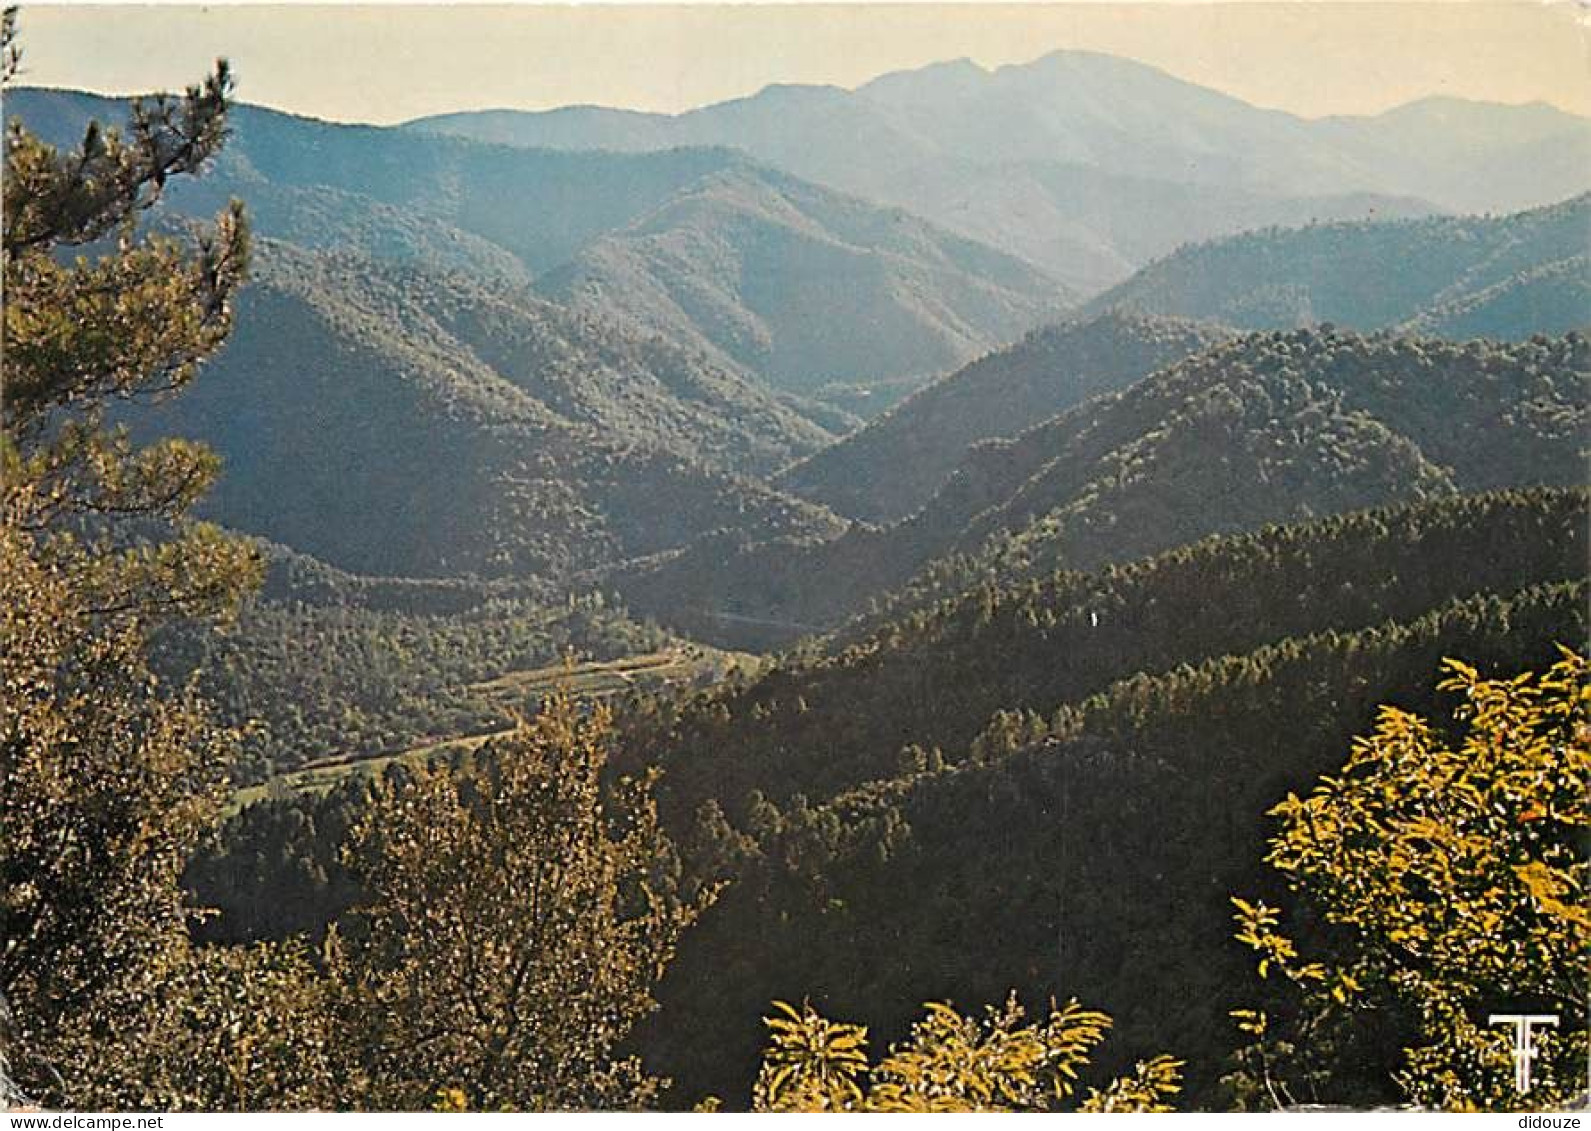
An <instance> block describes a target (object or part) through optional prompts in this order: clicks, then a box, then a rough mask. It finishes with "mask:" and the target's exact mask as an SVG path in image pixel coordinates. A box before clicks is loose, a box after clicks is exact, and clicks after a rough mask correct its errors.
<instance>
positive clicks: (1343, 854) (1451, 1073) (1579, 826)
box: [1232, 650, 1591, 1110]
mask: <svg viewBox="0 0 1591 1131" xmlns="http://www.w3.org/2000/svg"><path fill="white" fill-rule="evenodd" d="M1444 667H1445V671H1446V675H1445V677H1444V678H1443V679H1442V681H1441V682H1440V683H1439V684H1438V685H1437V686H1438V688H1439V689H1440V690H1443V691H1450V692H1457V693H1458V694H1459V695H1460V696H1461V701H1460V704H1459V706H1458V708H1457V709H1456V711H1455V712H1454V716H1455V718H1456V719H1457V720H1458V721H1459V722H1460V723H1462V724H1463V726H1464V733H1463V735H1462V736H1461V737H1460V738H1459V739H1458V740H1457V741H1452V740H1449V739H1447V738H1446V737H1444V736H1443V735H1440V734H1438V733H1437V732H1436V731H1435V730H1434V729H1433V728H1432V727H1431V726H1429V725H1428V724H1427V723H1426V722H1425V721H1423V720H1422V719H1420V718H1417V717H1416V716H1414V715H1412V714H1409V713H1407V712H1405V711H1401V710H1399V709H1397V708H1395V707H1383V708H1382V709H1381V712H1380V714H1379V716H1378V718H1377V721H1376V726H1375V729H1374V732H1373V733H1372V734H1371V735H1369V736H1368V737H1365V738H1361V739H1358V740H1356V741H1355V742H1354V744H1353V748H1352V750H1351V752H1350V755H1349V759H1348V762H1347V764H1346V765H1345V766H1344V768H1343V770H1342V772H1341V773H1340V774H1339V775H1338V776H1336V777H1327V778H1323V779H1322V780H1321V782H1320V784H1319V785H1318V786H1317V787H1316V788H1315V790H1314V791H1313V792H1312V793H1311V794H1310V795H1309V796H1308V797H1307V798H1303V799H1300V798H1298V797H1296V796H1292V795H1289V796H1288V798H1287V799H1286V800H1285V801H1283V802H1282V803H1281V804H1279V805H1277V806H1276V807H1275V808H1274V809H1273V810H1272V811H1271V812H1272V815H1273V816H1276V817H1278V818H1280V819H1281V821H1282V824H1283V828H1282V831H1281V833H1280V834H1279V835H1278V836H1277V837H1276V838H1275V839H1274V840H1273V841H1272V842H1271V852H1270V854H1269V856H1268V857H1267V860H1268V861H1269V862H1270V863H1271V864H1273V865H1274V866H1275V867H1277V868H1278V869H1280V870H1281V871H1282V872H1283V873H1284V874H1285V875H1286V876H1287V878H1288V882H1289V886H1290V887H1291V888H1292V889H1293V890H1294V891H1296V892H1298V893H1299V894H1300V895H1302V896H1304V897H1306V898H1307V899H1309V900H1310V902H1311V903H1312V904H1313V905H1314V907H1315V908H1316V909H1317V910H1318V913H1319V914H1320V915H1321V916H1323V918H1324V919H1325V920H1326V922H1328V923H1330V924H1333V925H1335V926H1337V927H1340V928H1344V929H1345V930H1346V932H1347V937H1349V938H1350V939H1351V940H1352V941H1351V943H1350V944H1349V945H1348V946H1346V947H1339V948H1338V950H1337V952H1336V953H1333V954H1331V955H1329V956H1328V958H1327V959H1326V960H1325V961H1319V962H1308V963H1305V962H1302V961H1300V959H1299V956H1298V950H1297V947H1296V946H1295V945H1294V943H1293V941H1292V940H1290V939H1289V938H1287V937H1285V936H1283V935H1282V934H1281V933H1280V931H1279V923H1280V918H1279V915H1278V913H1277V912H1276V911H1275V910H1274V909H1271V908H1268V907H1266V906H1264V905H1263V904H1256V903H1249V902H1246V901H1244V900H1241V899H1234V900H1233V901H1232V903H1233V905H1234V907H1235V908H1236V913H1235V915H1234V919H1235V920H1236V922H1237V924H1238V930H1237V934H1236V937H1237V938H1238V939H1239V940H1240V941H1242V942H1244V943H1246V944H1247V945H1248V946H1249V947H1251V948H1252V949H1253V950H1254V951H1255V952H1256V953H1257V954H1258V956H1259V958H1258V967H1259V972H1260V975H1261V976H1262V977H1268V976H1270V975H1272V974H1273V973H1274V974H1279V975H1280V976H1281V977H1282V978H1284V979H1285V980H1286V981H1288V982H1290V983H1292V984H1293V986H1294V987H1295V988H1296V989H1297V990H1298V991H1299V992H1300V994H1301V995H1302V999H1303V1002H1304V1005H1303V1008H1302V1011H1301V1014H1300V1016H1301V1017H1303V1018H1307V1020H1304V1021H1300V1022H1299V1024H1298V1026H1297V1029H1296V1031H1295V1032H1294V1034H1293V1043H1294V1045H1295V1046H1296V1045H1300V1044H1304V1043H1307V1042H1308V1041H1309V1040H1310V1039H1311V1038H1313V1037H1314V1036H1316V1035H1318V1034H1319V1033H1320V1032H1321V1031H1322V1029H1323V1026H1322V1024H1321V1022H1322V1019H1323V1018H1325V1017H1327V1016H1328V1015H1330V1014H1331V1013H1332V1011H1333V1010H1336V1011H1338V1012H1343V1011H1347V1010H1353V1009H1359V1008H1364V1009H1366V1010H1368V1009H1369V1008H1370V1007H1372V1006H1374V1005H1375V1004H1376V1003H1377V1002H1380V1003H1383V1004H1384V1003H1388V1002H1396V1003H1401V1007H1402V1008H1403V1009H1405V1010H1406V1011H1408V1012H1409V1013H1410V1014H1411V1015H1412V1016H1414V1017H1416V1018H1417V1027H1418V1041H1417V1042H1416V1043H1414V1044H1412V1045H1411V1046H1410V1047H1408V1048H1406V1049H1405V1050H1404V1066H1403V1069H1402V1071H1400V1072H1399V1073H1398V1074H1397V1075H1396V1080H1397V1083H1398V1084H1399V1085H1400V1086H1401V1087H1402V1089H1403V1090H1404V1092H1405V1093H1406V1094H1407V1095H1408V1096H1409V1097H1410V1098H1411V1099H1413V1100H1414V1101H1415V1102H1417V1103H1420V1104H1423V1105H1427V1106H1432V1107H1442V1108H1450V1109H1479V1110H1492V1109H1497V1108H1512V1107H1517V1106H1521V1105H1525V1106H1530V1107H1540V1106H1542V1105H1544V1104H1551V1103H1553V1102H1561V1101H1562V1100H1565V1099H1568V1098H1570V1097H1572V1096H1574V1095H1577V1094H1580V1093H1582V1092H1583V1090H1584V1082H1585V1078H1586V1064H1587V1061H1586V1056H1587V1047H1588V1046H1587V1036H1586V1015H1587V1004H1588V1003H1587V993H1586V986H1587V983H1588V975H1591V964H1588V962H1587V951H1586V944H1587V942H1588V940H1591V915H1588V913H1587V910H1586V896H1587V883H1588V880H1591V862H1588V860H1587V857H1586V853H1585V847H1586V840H1585V838H1586V831H1587V827H1588V825H1591V815H1588V810H1587V797H1588V796H1591V792H1588V791H1591V743H1588V737H1591V713H1588V711H1587V707H1588V706H1591V674H1588V673H1591V664H1588V661H1587V659H1586V658H1585V657H1584V656H1581V655H1579V654H1577V653H1574V652H1571V651H1568V650H1563V651H1562V657H1561V659H1560V660H1559V662H1558V663H1557V664H1555V665H1554V666H1553V667H1552V668H1551V669H1550V670H1549V671H1548V672H1547V673H1546V674H1544V675H1542V676H1540V677H1537V676H1535V675H1533V674H1532V673H1529V672H1526V673H1523V674H1521V675H1517V676H1514V677H1512V678H1507V679H1483V678H1482V677H1481V675H1480V673H1479V672H1478V671H1476V669H1475V668H1473V667H1471V666H1469V665H1467V664H1464V663H1460V662H1458V661H1456V660H1449V661H1447V662H1446V664H1445V665H1444ZM1519 1001H1529V1002H1533V1003H1536V1005H1535V1006H1534V1007H1533V1008H1532V1010H1531V1011H1532V1012H1556V1013H1558V1014H1559V1016H1560V1019H1561V1024H1560V1026H1559V1027H1558V1028H1557V1029H1556V1030H1555V1031H1553V1032H1550V1033H1548V1034H1546V1035H1544V1036H1543V1037H1542V1038H1541V1043H1540V1055H1539V1057H1538V1059H1537V1061H1536V1064H1535V1078H1536V1081H1537V1087H1536V1089H1535V1090H1533V1091H1532V1093H1531V1095H1530V1097H1529V1098H1528V1100H1527V1099H1526V1098H1525V1097H1522V1096H1519V1095H1518V1094H1516V1093H1515V1092H1514V1086H1513V1068H1512V1062H1511V1057H1510V1051H1511V1037H1510V1035H1509V1034H1508V1033H1507V1032H1506V1031H1504V1030H1501V1029H1491V1028H1485V1027H1481V1026H1478V1025H1477V1024H1476V1019H1477V1018H1482V1019H1483V1018H1485V1017H1486V1016H1487V1015H1488V1014H1489V1013H1491V1012H1512V1011H1514V1010H1513V1008H1512V1006H1513V1003H1515V1002H1519ZM1233 1016H1234V1018H1236V1020H1237V1022H1238V1025H1239V1028H1240V1029H1242V1030H1243V1031H1244V1032H1246V1033H1249V1034H1250V1035H1252V1036H1254V1037H1256V1038H1259V1039H1260V1040H1261V1042H1262V1044H1263V1041H1264V1040H1265V1039H1266V1025H1265V1019H1264V1018H1263V1016H1262V1015H1259V1014H1256V1013H1255V1012H1254V1011H1238V1012H1236V1013H1234V1014H1233ZM1240 1057H1246V1059H1247V1061H1248V1062H1249V1063H1250V1064H1251V1065H1255V1064H1260V1063H1261V1062H1265V1065H1266V1069H1264V1070H1262V1074H1265V1072H1266V1071H1268V1068H1269V1067H1274V1065H1270V1063H1269V1062H1268V1061H1265V1050H1264V1049H1263V1048H1262V1047H1260V1046H1255V1047H1251V1048H1250V1049H1249V1050H1246V1052H1245V1053H1244V1054H1240ZM1267 1083H1268V1084H1273V1085H1274V1083H1275V1081H1273V1080H1270V1079H1269V1078H1267Z"/></svg>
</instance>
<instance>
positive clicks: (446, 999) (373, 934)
mask: <svg viewBox="0 0 1591 1131" xmlns="http://www.w3.org/2000/svg"><path fill="white" fill-rule="evenodd" d="M611 739H612V723H611V718H610V716H609V713H608V711H607V709H606V708H604V707H600V706H599V707H595V708H590V709H585V708H582V707H581V706H580V705H578V704H577V703H576V702H575V701H574V700H573V698H572V697H571V696H570V695H569V694H568V693H567V692H559V693H557V694H555V695H553V696H551V697H550V698H549V699H548V700H547V702H545V703H544V704H543V706H542V710H541V712H540V713H539V714H538V715H537V716H536V718H535V719H534V720H533V721H531V722H528V723H525V724H524V725H522V726H521V727H520V728H519V729H518V730H517V731H516V732H515V733H514V734H512V735H511V736H508V737H506V738H503V739H500V740H498V741H496V742H494V743H493V745H492V747H491V748H490V750H489V752H488V754H487V756H486V757H485V758H483V759H481V760H480V761H479V763H478V765H477V769H476V770H475V772H474V773H472V774H467V775H462V774H459V773H456V772H450V771H446V770H441V769H421V770H417V771H416V772H415V773H414V775H413V776H412V778H411V779H410V780H407V781H401V780H386V781H384V782H383V783H382V785H381V787H380V788H379V789H378V791H377V793H376V796H375V798H374V800H373V802H372V804H371V806H370V808H369V809H368V810H367V812H366V813H365V814H364V816H363V818H362V820H361V821H360V822H359V823H358V825H357V826H356V827H355V828H354V829H353V830H352V832H351V834H350V843H349V846H348V850H347V858H348V861H349V863H350V865H351V866H352V867H353V869H354V870H355V871H356V872H357V873H358V874H359V876H360V877H361V879H362V881H363V882H364V884H365V886H366V888H367V890H368V891H369V892H370V899H369V903H368V906H367V907H365V908H364V909H363V910H362V912H361V914H360V917H359V922H358V924H357V929H351V930H350V932H349V938H348V942H347V945H346V948H345V950H344V951H343V953H342V956H341V957H340V958H337V959H336V961H335V962H334V963H333V968H334V973H336V974H337V975H338V976H339V978H340V980H341V981H343V982H344V984H345V985H346V987H347V991H346V992H347V995H348V1000H347V1002H346V1016H347V1017H348V1018H349V1019H350V1020H349V1026H350V1030H349V1032H348V1034H347V1036H346V1040H347V1042H348V1044H349V1046H350V1047H352V1048H355V1049H357V1050H359V1051H358V1052H357V1053H356V1060H357V1061H358V1063H357V1064H356V1065H355V1066H354V1068H353V1069H352V1075H353V1076H354V1077H357V1079H356V1081H355V1083H354V1088H355V1092H356V1094H357V1096H358V1098H357V1100H356V1102H358V1103H360V1104H362V1105H368V1106H374V1107H397V1108H417V1107H420V1108H423V1107H430V1106H433V1105H434V1104H437V1103H438V1102H441V1103H443V1104H444V1105H445V1106H450V1107H468V1108H470V1109H475V1110H483V1109H484V1110H548V1109H565V1110H567V1109H590V1108H638V1107H642V1106H645V1105H646V1104H647V1103H649V1102H650V1101H651V1100H652V1099H653V1097H654V1096H655V1095H656V1094H657V1092H658V1090H659V1088H660V1087H661V1086H662V1084H663V1081H660V1080H657V1079H655V1078H653V1077H650V1076H648V1075H647V1074H646V1073H645V1071H644V1070H643V1069H642V1067H641V1065H640V1064H639V1062H638V1061H637V1060H636V1059H635V1058H634V1057H630V1056H625V1055H623V1054H622V1052H621V1051H620V1045H621V1043H622V1042H623V1040H624V1039H625V1037H626V1036H627V1035H628V1034H629V1032H630V1030H631V1029H632V1028H633V1026H634V1025H635V1023H636V1022H637V1021H639V1020H640V1019H641V1018H642V1017H644V1016H645V1015H647V1014H648V1013H650V1012H651V1011H652V1010H653V1009H655V1008H656V1001H655V1000H654V998H653V996H652V987H653V986H654V985H655V984H656V982H657V981H658V979H659V978H660V977H661V976H662V973H663V970H664V968H665V966H666V965H667V963H668V961H669V959H670V957H671V956H672V954H673V952H674V947H675V944H676V941H677V940H678V938H679V935H680V932H681V931H683V930H684V929H685V927H686V926H687V925H689V924H690V923H691V922H692V920H694V919H695V917H696V916H697V914H698V913H699V912H700V910H701V908H702V907H703V906H704V904H705V902H706V899H707V898H710V893H709V894H708V895H707V896H705V897H703V898H701V899H697V900H694V901H691V900H686V899H683V898H681V896H680V894H679V864H678V858H677V855H676V853H675V851H674V848H673V846H672V844H671V843H670V842H669V840H668V838H667V837H666V835H665V834H664V832H663V830H662V828H661V826H660V825H659V823H658V817H657V810H656V806H655V803H654V801H653V797H652V784H653V779H652V778H651V777H646V778H642V779H638V780H637V779H620V780H618V781H617V782H615V783H612V784H611V785H608V784H605V783H604V780H603V779H604V775H603V771H604V767H605V765H606V762H607V753H608V748H609V745H610V742H611Z"/></svg>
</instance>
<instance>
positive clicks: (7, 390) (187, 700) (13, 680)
mask: <svg viewBox="0 0 1591 1131" xmlns="http://www.w3.org/2000/svg"><path fill="white" fill-rule="evenodd" d="M0 40H3V42H0V59H3V63H0V69H3V71H4V77H5V78H7V79H9V78H10V77H11V76H12V75H13V74H14V73H15V71H16V63H17V58H18V53H17V47H16V13H15V10H14V9H10V10H7V11H6V12H5V14H4V18H3V26H0ZM229 88H230V77H229V75H228V72H227V69H226V67H225V65H224V64H220V65H218V66H217V69H216V71H215V73H214V74H212V75H211V76H210V77H209V78H208V79H206V80H205V81H204V82H203V83H201V84H199V85H197V86H195V87H193V88H191V89H189V90H188V91H187V93H186V94H185V95H183V96H181V97H176V98H172V97H167V96H156V97H154V98H152V99H145V100H139V101H135V102H134V103H132V104H131V106H130V109H129V120H128V122H127V124H126V126H125V128H123V129H109V128H104V127H102V126H100V125H99V124H97V123H94V124H90V125H89V126H88V127H87V129H86V131H85V133H84V136H83V140H82V143H81V145H80V146H79V147H78V149H77V150H76V151H75V152H71V153H60V152H57V151H56V150H55V149H53V148H51V147H50V146H48V145H46V144H44V143H43V142H42V141H40V140H39V139H38V138H37V137H35V136H34V135H32V134H30V133H29V132H28V131H27V130H26V129H25V128H24V127H23V126H22V125H21V124H20V123H17V122H12V123H11V124H10V125H9V126H8V127H7V130H6V135H5V150H4V158H5V169H4V173H5V175H4V186H3V191H4V199H3V208H0V258H3V263H0V269H3V273H4V293H5V304H4V312H3V319H4V340H3V351H0V357H3V361H0V382H3V388H4V397H3V408H0V422H3V426H4V427H3V431H0V829H3V830H4V835H3V836H0V1070H3V1071H5V1072H6V1073H7V1074H9V1076H11V1077H12V1086H13V1087H15V1088H16V1089H19V1090H20V1092H21V1093H22V1094H23V1095H26V1096H29V1097H31V1098H33V1099H35V1100H38V1101H40V1102H43V1103H47V1104H52V1105H61V1106H71V1107H79V1108H129V1107H155V1108H171V1107H230V1106H268V1105H282V1106H290V1105H296V1104H309V1103H314V1102H316V1101H317V1097H319V1096H320V1095H323V1094H324V1093H323V1092H322V1091H321V1090H320V1089H321V1087H322V1085H324V1084H325V1083H326V1082H327V1080H328V1079H329V1076H328V1075H327V1064H328V1062H327V1059H326V1056H325V1042H324V1040H322V1039H321V1038H320V1037H319V1036H318V1035H317V1034H318V1033H319V1031H320V1029H321V1028H322V1025H321V1022H320V1020H319V1019H318V1017H317V1014H316V1013H315V1012H314V1010H312V1009H311V1008H310V1006H311V1002H310V1001H309V1000H308V998H307V997H306V994H309V996H313V995H312V993H311V992H310V991H312V990H313V988H314V987H313V985H312V984H310V983H306V982H302V981H300V978H301V977H302V976H307V975H308V974H309V973H310V972H311V970H312V968H311V966H310V964H309V963H308V961H307V960H306V959H305V957H304V956H303V955H301V954H299V953H298V952H297V951H294V950H292V949H291V948H285V949H272V948H256V949H254V950H250V951H237V952H219V951H200V950H197V949H195V948H194V947H192V946H191V944H190V942H189V939H188V927H189V921H190V918H191V915H192V909H191V908H190V907H189V906H188V905H187V902H186V900H185V897H184V895H183V892H182V888H181V883H180V879H181V873H182V868H183V865H184V864H185V862H186V860H187V858H188V856H189V855H190V853H191V851H192V849H193V847H194V845H195V843H196V842H197V840H198V838H199V837H200V836H201V835H202V833H203V832H204V831H205V830H206V829H208V828H209V827H210V826H211V824H212V822H213V820H214V815H215V812H216V807H217V805H218V803H219V798H220V793H221V789H222V787H223V784H224V774H225V769H226V763H227V761H228V759H229V757H230V753H231V748H232V743H231V737H230V736H229V735H228V734H227V733H226V732H225V731H224V730H221V729H219V728H217V727H215V726H213V725H212V723H211V722H210V719H209V717H208V714H207V712H206V711H205V709H204V705H203V704H202V703H201V702H200V701H199V700H198V698H197V697H196V696H195V695H194V694H193V693H192V692H191V690H190V689H188V688H184V687H170V686H163V685H162V684H161V683H160V682H159V681H158V680H157V679H156V678H155V676H154V675H153V674H152V673H151V671H150V669H149V665H148V663H147V647H146V642H147V639H148V635H149V633H150V632H151V631H152V630H153V629H155V628H156V627H158V626H159V625H161V624H163V623H167V622H169V621H170V620H172V619H174V618H186V617H207V616H214V615H218V614H224V613H225V612H227V611H228V610H229V609H230V608H231V607H232V606H233V604H234V603H235V601H236V599H237V598H238V596H239V595H240V594H241V593H242V592H244V591H245V590H246V589H247V588H249V586H250V585H251V584H252V583H253V582H254V580H255V579H256V577H257V574H258V563H257V562H256V561H255V560H254V555H253V553H252V551H251V549H250V548H249V547H248V546H247V545H245V544H243V543H241V542H238V541H235V540H232V539H229V538H227V537H225V536H224V535H222V534H221V533H220V532H218V531H217V530H215V529H214V528H211V527H208V526H205V525H203V524H199V523H194V522H191V521H190V520H189V519H188V517H187V512H188V509H189V507H190V506H191V505H192V504H193V502H194V501H195V500H196V499H198V498H199V496H200V495H201V494H202V493H203V491H204V490H205V488H206V487H207V486H208V484H209V482H210V480H211V479H212V477H213V476H214V474H215V470H216V461H215V459H214V457H213V456H212V455H211V454H210V453H208V452H206V451H204V450H203V449H201V448H199V447H198V446H196V445H193V444H189V443H186V442H184V441H180V440H170V441H165V442H159V443H154V444H150V445H146V446H138V445H136V444H135V443H134V442H133V441H132V440H131V439H130V438H129V436H128V435H127V433H126V432H124V431H122V430H119V429H117V428H114V427H111V426H110V425H109V424H108V422H107V416H108V414H109V413H110V411H111V409H112V408H113V406H114V405H116V404H117V403H118V402H124V401H128V400H132V399H135V398H154V397H159V396H162V395H165V394H168V393H170V392H173V391H175V390H178V389H180V388H182V387H183V386H184V385H186V384H187V383H188V382H189V381H191V380H192V379H193V378H194V376H195V375H196V373H197V371H198V367H199V365H200V363H201V362H202V361H203V360H204V359H205V358H207V357H208V356H210V355H211V354H212V353H213V352H214V351H215V350H216V349H217V348H219V346H220V345H221V343H222V342H223V341H224V340H225V338H226V335H227V333H228V331H229V329H230V327H231V321H232V299H233V296H234V294H235V291H236V289H237V287H238V286H239V285H240V284H241V282H242V279H243V272H244V268H245V265H246V261H247V251H248V239H247V232H246V229H245V226H244V223H243V217H242V212H241V210H240V209H239V208H238V207H236V206H234V207H233V208H231V209H229V210H228V211H227V212H226V213H225V214H223V215H222V216H221V217H220V218H219V219H218V221H217V222H216V224H215V225H214V227H213V228H212V229H211V230H210V231H209V232H208V233H207V234H204V235H202V236H201V237H200V238H199V240H198V243H197V245H196V246H195V245H191V244H184V243H180V242H178V241H175V240H164V239H157V238H149V237H145V236H140V234H139V232H138V230H137V227H136V224H137V220H138V217H139V216H140V214H142V213H143V212H144V211H145V210H146V209H148V208H149V207H151V206H152V205H153V204H154V203H155V202H156V201H157V200H158V199H159V197H160V195H161V192H162V190H163V188H164V186H165V184H166V183H167V181H168V180H169V179H170V178H172V177H176V176H180V175H185V174H193V173H197V172H198V171H199V170H200V169H201V167H202V166H203V164H204V163H205V162H206V161H207V160H208V159H209V158H210V157H211V156H212V155H213V154H214V153H215V152H216V150H217V149H218V148H219V147H220V145H221V143H222V140H223V138H224V135H225V122H226V111H227V106H228V98H229ZM74 250H78V251H80V252H82V254H79V255H77V256H75V257H74V256H73V254H72V253H73V251H74ZM0 1090H5V1089H0ZM13 1098H14V1097H13Z"/></svg>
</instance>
